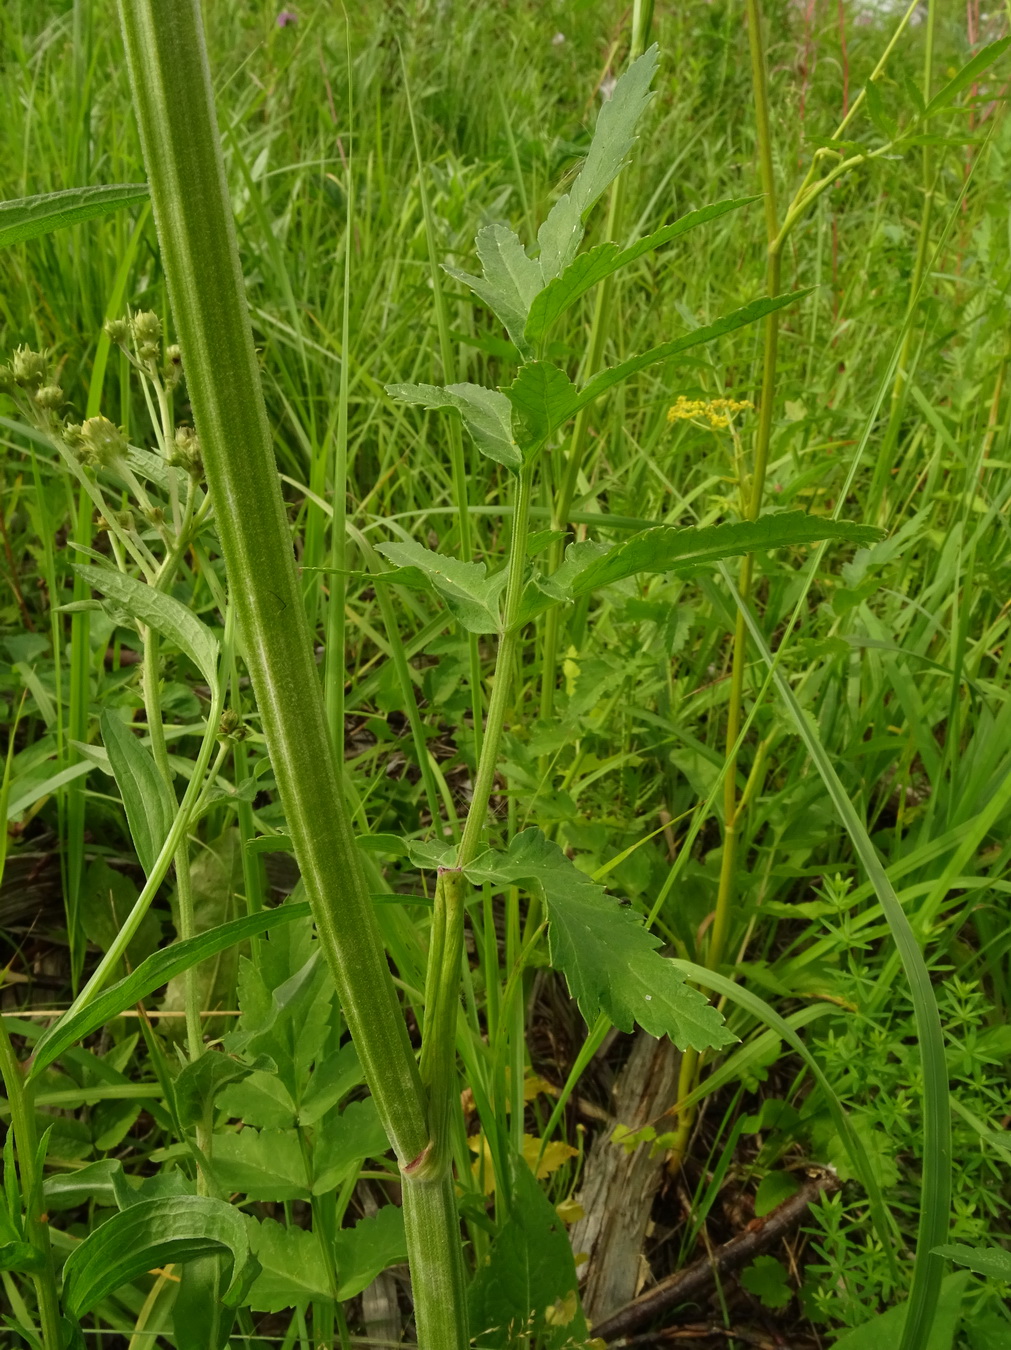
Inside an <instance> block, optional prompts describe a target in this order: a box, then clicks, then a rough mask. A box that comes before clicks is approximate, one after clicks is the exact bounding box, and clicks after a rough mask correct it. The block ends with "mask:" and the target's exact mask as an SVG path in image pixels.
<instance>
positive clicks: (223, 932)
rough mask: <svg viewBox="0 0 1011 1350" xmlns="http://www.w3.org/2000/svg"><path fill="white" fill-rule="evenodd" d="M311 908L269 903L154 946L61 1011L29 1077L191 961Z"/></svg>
mask: <svg viewBox="0 0 1011 1350" xmlns="http://www.w3.org/2000/svg"><path fill="white" fill-rule="evenodd" d="M311 913H312V911H311V909H310V907H309V902H308V901H307V900H302V901H297V902H295V903H289V904H286V905H280V906H279V907H278V908H277V909H265V910H261V911H260V912H259V913H258V914H247V915H245V916H244V917H243V918H241V919H233V920H232V922H231V923H224V924H221V926H220V927H218V928H212V929H210V930H209V931H208V932H206V933H199V934H198V935H197V936H196V937H192V938H187V939H186V940H185V941H184V942H174V943H173V944H172V945H171V946H169V947H164V948H162V949H161V951H157V952H155V953H154V954H153V955H151V956H149V957H148V958H147V960H146V961H144V962H142V963H141V964H140V965H139V966H138V967H137V969H136V970H134V971H133V972H132V973H131V974H130V975H128V976H127V977H126V979H124V980H120V981H119V982H118V983H117V984H114V985H111V986H110V987H109V988H108V989H105V990H103V991H102V993H100V994H98V995H97V996H96V997H95V998H94V999H93V1000H92V1002H91V1003H88V1004H86V1005H85V1007H83V1008H81V1009H80V1011H79V1012H76V1013H75V1014H74V1015H73V1017H62V1018H61V1019H60V1020H59V1021H58V1022H54V1024H53V1025H52V1026H51V1027H50V1028H49V1029H48V1031H45V1032H43V1034H42V1036H41V1037H40V1038H39V1041H38V1044H37V1046H36V1048H35V1055H34V1056H33V1058H32V1066H31V1069H30V1070H29V1079H31V1078H34V1077H36V1076H37V1075H38V1074H40V1073H41V1072H42V1070H43V1069H46V1068H48V1067H49V1065H50V1064H52V1062H53V1061H54V1060H55V1059H58V1058H59V1056H60V1055H61V1054H62V1053H63V1052H64V1050H66V1049H68V1047H70V1046H71V1045H73V1044H74V1043H75V1042H76V1041H79V1040H81V1039H83V1037H85V1036H89V1035H90V1034H91V1033H92V1032H93V1031H97V1030H98V1028H99V1027H101V1026H104V1025H105V1023H106V1022H108V1021H111V1019H112V1018H113V1017H117V1016H118V1015H119V1014H120V1013H121V1012H123V1011H124V1009H126V1008H131V1007H133V1005H134V1004H135V1003H137V1002H138V1000H140V999H143V998H147V997H148V995H149V994H151V993H153V992H154V990H155V989H160V988H161V986H162V985H163V984H167V983H168V981H169V980H170V979H172V978H173V977H174V976H175V975H181V974H182V973H183V971H184V970H189V968H190V967H191V966H195V965H197V964H198V963H199V962H200V961H203V960H206V958H207V957H209V956H214V955H216V954H217V953H218V952H222V951H224V950H225V949H226V948H228V947H231V946H233V945H234V944H235V943H236V942H243V941H245V939H246V938H251V937H256V936H257V935H258V934H260V933H264V932H266V931H267V929H268V928H280V927H281V926H282V925H283V924H289V923H293V922H295V920H298V919H306V918H307V917H309V915H310V914H311Z"/></svg>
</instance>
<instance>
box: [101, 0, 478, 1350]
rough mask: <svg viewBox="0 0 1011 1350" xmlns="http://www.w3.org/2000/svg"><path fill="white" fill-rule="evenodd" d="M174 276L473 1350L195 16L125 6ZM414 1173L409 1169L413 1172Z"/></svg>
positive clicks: (252, 664) (305, 851) (331, 911)
mask: <svg viewBox="0 0 1011 1350" xmlns="http://www.w3.org/2000/svg"><path fill="white" fill-rule="evenodd" d="M120 14H121V19H122V25H123V32H124V36H125V40H126V51H127V61H128V67H129V72H130V80H131V87H132V91H133V100H134V107H135V110H136V114H137V119H138V123H139V126H140V133H141V142H142V145H143V149H144V157H145V162H146V165H147V171H148V179H149V182H150V185H151V198H152V203H153V206H154V213H155V221H156V224H157V227H158V236H159V241H160V244H161V251H162V262H163V265H164V269H165V275H166V278H167V281H168V288H169V296H170V299H171V302H172V308H173V313H174V316H175V321H176V325H177V329H178V332H179V339H180V346H181V348H182V352H183V360H184V365H185V370H186V376H187V387H188V390H189V394H190V399H191V402H192V405H193V412H194V420H195V422H196V427H197V431H198V432H199V434H200V440H201V445H202V450H203V456H204V463H205V466H206V472H207V482H208V486H209V489H210V493H211V496H212V498H213V500H214V503H215V507H216V519H217V526H218V533H219V537H220V541H221V548H222V553H223V554H224V558H225V563H226V567H227V570H228V576H229V582H230V588H231V600H232V604H233V605H234V607H235V610H236V613H237V617H238V624H239V633H240V637H241V640H242V643H243V645H244V649H245V652H244V654H245V658H246V664H247V666H248V668H249V671H250V675H251V677H252V683H253V689H254V692H255V694H256V698H257V703H258V706H259V709H260V715H261V719H262V724H263V731H264V736H265V738H266V742H267V747H268V750H269V753H270V758H271V764H272V766H273V769H274V773H275V776H276V780H277V785H278V791H279V794H280V797H281V801H282V803H283V805H284V809H285V814H286V817H287V823H288V829H289V832H290V834H291V838H292V843H293V846H294V850H295V856H296V858H297V860H298V864H299V867H300V870H301V873H302V879H303V883H304V885H305V890H306V894H307V897H308V899H309V901H310V903H311V905H312V908H313V913H314V917H315V920H316V927H317V931H318V933H319V937H320V942H321V944H322V948H323V951H324V953H325V955H326V958H327V961H328V963H329V965H330V969H331V971H332V973H333V977H334V981H335V983H336V985H337V989H338V992H339V995H340V999H341V1004H342V1008H343V1011H344V1015H345V1018H346V1020H347V1023H348V1027H349V1029H350V1031H351V1034H352V1037H353V1039H354V1042H355V1045H356V1047H357V1050H358V1054H359V1056H360V1057H361V1061H362V1066H363V1068H364V1070H365V1075H366V1078H367V1081H368V1083H369V1087H370V1089H371V1091H372V1095H373V1098H374V1100H375V1102H376V1106H377V1108H378V1111H379V1114H380V1117H381V1119H382V1121H383V1125H384V1127H385V1129H386V1131H387V1134H388V1137H389V1139H390V1142H391V1144H392V1145H393V1147H394V1149H395V1151H396V1153H397V1156H398V1158H399V1160H400V1163H401V1167H402V1169H403V1176H404V1207H405V1215H406V1217H407V1233H408V1244H409V1254H410V1259H411V1263H412V1267H413V1269H414V1272H415V1276H414V1281H413V1283H414V1299H415V1310H416V1316H417V1322H418V1339H419V1342H420V1344H421V1345H422V1346H425V1347H426V1348H427V1347H440V1350H441V1347H444V1346H445V1347H456V1348H458V1350H462V1348H463V1347H466V1345H467V1342H468V1336H467V1320H466V1308H465V1304H464V1300H463V1278H462V1257H461V1255H460V1251H459V1247H460V1236H459V1222H458V1219H457V1215H456V1206H455V1202H454V1197H453V1192H452V1183H451V1179H450V1178H449V1177H448V1176H445V1177H439V1178H437V1179H436V1180H434V1181H428V1180H427V1179H426V1172H425V1167H424V1156H425V1155H426V1153H427V1151H428V1145H429V1127H428V1119H427V1109H426V1101H425V1094H424V1090H423V1088H422V1084H421V1080H420V1077H419V1074H418V1068H417V1065H416V1063H415V1059H414V1054H413V1051H412V1049H411V1045H410V1041H409V1040H408V1037H407V1029H406V1026H405V1023H404V1019H403V1016H402V1014H401V1010H400V1006H399V1002H398V999H397V995H396V991H395V989H394V986H393V981H392V978H391V975H390V971H389V967H388V965H387V962H386V956H385V953H384V951H383V948H382V944H381V941H380V937H379V932H378V928H377V925H376V920H375V916H374V913H373V908H372V901H371V897H370V895H369V891H368V887H367V884H366V880H365V875H364V870H363V867H362V864H361V861H360V858H359V855H358V851H357V848H356V845H355V841H354V835H353V832H352V827H351V820H350V816H349V813H348V809H347V805H346V803H345V800H344V796H343V793H342V790H341V785H340V774H339V770H338V766H337V762H336V758H335V756H334V753H333V749H332V739H331V735H330V728H329V727H328V726H327V719H326V710H325V708H324V703H323V694H322V688H321V685H320V681H319V676H318V674H317V671H316V665H315V660H314V658H313V652H312V643H311V634H310V632H309V628H308V624H307V620H306V615H305V608H304V605H303V603H302V597H301V594H300V588H299V584H298V578H297V575H296V570H295V563H294V558H293V555H292V548H291V538H290V534H289V531H288V525H287V521H286V519H285V515H284V509H283V503H282V500H281V493H280V484H279V480H278V476H277V470H276V466H275V464H274V456H273V449H272V444H271V437H270V429H269V426H268V423H267V416H266V409H265V407H264V402H263V391H262V387H261V384H260V378H259V371H258V368H257V363H256V354H255V350H254V347H253V336H252V331H251V328H250V323H249V316H248V311H247V306H246V298H245V291H244V286H243V280H242V273H241V269H240V265H239V258H238V250H237V247H236V239H235V225H234V221H233V219H232V214H231V206H230V200H229V195H228V189H227V184H226V181H225V173H224V164H223V161H222V158H221V150H220V143H219V136H218V128H217V122H216V117H215V113H214V104H213V94H212V87H211V79H210V70H209V66H208V61H207V53H206V46H205V39H204V34H203V28H202V24H201V18H200V10H199V6H198V4H197V0H177V3H174V4H172V5H165V4H164V3H160V2H159V0H121V5H120ZM412 1164H413V1167H412Z"/></svg>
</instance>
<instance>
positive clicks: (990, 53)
mask: <svg viewBox="0 0 1011 1350" xmlns="http://www.w3.org/2000/svg"><path fill="white" fill-rule="evenodd" d="M1009 43H1011V37H1002V38H998V39H997V41H996V42H991V43H989V44H988V45H987V46H986V47H984V48H983V50H982V51H979V52H977V53H976V55H975V56H974V57H973V58H972V60H971V61H967V62H966V63H965V65H964V66H963V67H962V69H961V70H960V71H959V72H958V74H957V75H956V76H955V77H954V79H951V80H949V81H948V83H947V84H946V85H945V86H944V88H943V89H942V90H940V91H939V92H938V93H936V94H935V95H934V97H933V98H932V99H931V100H930V102H929V103H928V104H927V109H926V112H925V114H924V116H926V117H933V115H934V114H935V113H937V112H940V111H941V110H942V109H943V108H946V107H948V105H949V104H950V103H954V101H955V99H956V98H957V97H958V95H959V94H960V93H961V92H962V90H963V89H968V88H969V86H970V85H971V84H975V82H976V80H978V79H979V77H980V75H982V74H983V71H984V70H986V68H987V66H990V65H992V64H993V63H994V61H996V60H997V58H998V56H1003V54H1004V53H1005V52H1006V51H1007V49H1008V44H1009Z"/></svg>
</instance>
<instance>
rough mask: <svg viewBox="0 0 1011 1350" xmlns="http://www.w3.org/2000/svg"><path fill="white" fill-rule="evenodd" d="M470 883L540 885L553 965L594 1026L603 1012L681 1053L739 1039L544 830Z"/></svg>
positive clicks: (522, 839) (489, 858)
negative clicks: (670, 1043)
mask: <svg viewBox="0 0 1011 1350" xmlns="http://www.w3.org/2000/svg"><path fill="white" fill-rule="evenodd" d="M467 875H468V876H469V877H471V878H472V879H473V880H474V881H477V882H484V881H489V882H492V883H493V884H496V885H500V886H510V885H516V884H519V883H526V884H527V885H530V884H531V883H533V884H534V885H536V887H537V888H538V890H539V891H540V892H541V895H542V896H543V899H544V904H545V907H546V909H547V914H548V947H549V952H550V957H551V964H552V966H553V967H554V968H555V969H556V970H560V971H561V972H562V973H563V974H564V975H565V978H566V982H567V983H568V986H569V992H570V993H571V994H572V996H573V998H575V999H576V1001H577V1003H578V1004H579V1010H580V1012H581V1013H582V1014H583V1017H584V1018H585V1019H586V1021H587V1023H588V1024H589V1025H590V1026H592V1025H593V1023H594V1022H595V1021H596V1019H597V1015H598V1013H600V1012H604V1013H606V1014H607V1016H608V1017H609V1018H610V1019H611V1021H612V1022H613V1023H614V1025H615V1026H616V1027H618V1028H619V1030H621V1031H631V1030H632V1028H633V1026H634V1024H635V1023H638V1024H639V1026H641V1027H642V1028H643V1030H645V1031H648V1032H649V1034H650V1035H651V1036H670V1038H671V1040H672V1041H674V1043H675V1044H676V1045H677V1046H678V1047H679V1048H680V1049H682V1050H684V1049H686V1048H687V1047H688V1046H692V1047H693V1048H694V1049H696V1050H705V1049H708V1048H709V1047H711V1046H721V1045H729V1044H731V1043H732V1042H734V1041H735V1040H736V1039H737V1038H736V1037H735V1036H732V1035H731V1034H730V1032H728V1031H727V1030H726V1028H725V1026H724V1025H723V1019H722V1017H721V1016H720V1014H719V1013H718V1012H717V1011H716V1009H715V1008H714V1007H712V1005H711V1004H710V1003H709V1001H708V999H706V998H705V997H704V995H702V994H700V993H699V991H698V990H697V989H692V988H691V987H690V986H689V985H687V984H686V983H685V980H684V976H683V975H682V974H681V973H680V972H679V971H678V970H677V969H676V967H675V966H673V965H672V964H671V963H670V961H668V960H666V959H665V958H664V957H662V956H661V955H660V954H659V952H658V951H657V948H658V947H660V946H661V942H660V939H659V938H658V937H655V936H654V935H653V934H652V933H651V932H650V931H649V930H648V929H647V928H646V926H645V924H644V923H643V922H642V919H641V918H640V917H639V915H638V914H636V913H635V911H634V910H631V909H628V908H626V907H624V906H622V905H620V904H619V903H618V901H616V900H614V899H613V898H612V897H610V896H609V895H607V893H606V892H605V890H604V888H603V886H598V885H597V884H596V883H595V882H593V881H591V880H590V878H589V877H588V876H586V874H585V873H583V872H580V871H579V869H578V868H577V867H575V866H574V865H573V864H572V863H571V862H570V861H569V859H568V858H566V856H565V854H564V853H563V852H562V850H561V849H560V848H559V847H558V845H557V844H554V843H551V842H550V841H549V840H547V839H545V837H544V835H543V834H541V832H540V830H534V829H531V830H524V831H523V832H522V833H521V834H517V835H515V836H514V837H513V839H512V840H511V841H510V844H509V848H508V850H507V851H506V852H505V853H497V852H495V851H493V850H489V851H488V852H487V853H483V854H482V855H481V856H480V857H479V858H477V859H476V860H475V861H474V863H473V864H471V866H470V867H468V868H467Z"/></svg>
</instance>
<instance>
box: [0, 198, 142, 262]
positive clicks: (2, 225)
mask: <svg viewBox="0 0 1011 1350" xmlns="http://www.w3.org/2000/svg"><path fill="white" fill-rule="evenodd" d="M147 196H148V190H147V184H146V183H109V184H101V185H96V186H94V187H76V188H67V189H66V190H65V191H63V192H45V193H43V194H42V195H41V196H38V197H19V198H18V199H17V200H16V201H10V202H0V248H3V247H5V246H6V245H8V244H20V243H21V242H22V240H24V239H35V238H36V237H37V236H38V235H40V234H49V232H50V231H51V230H62V229H63V228H64V227H65V226H67V225H79V224H81V222H82V221H85V220H93V219H94V218H95V217H96V216H105V215H108V214H109V212H110V211H119V210H121V209H122V208H123V207H124V206H133V205H134V203H135V202H142V201H146V200H147Z"/></svg>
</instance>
